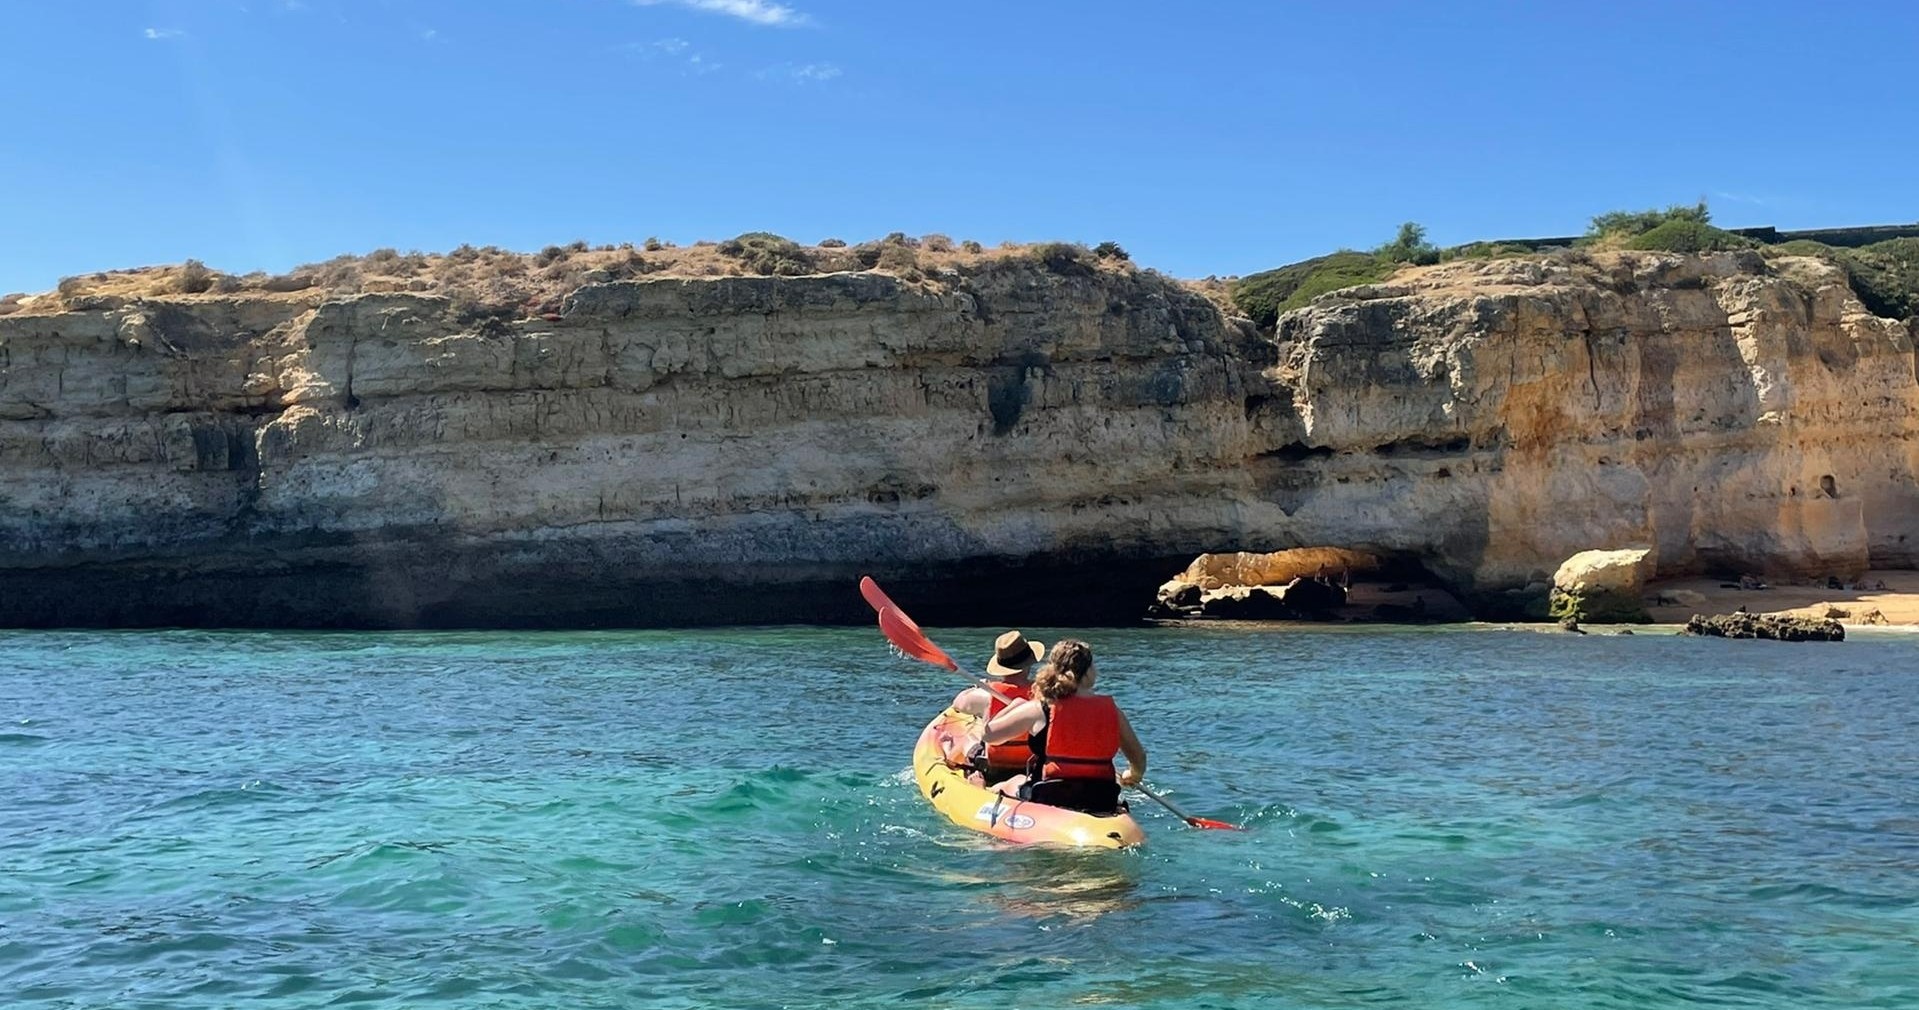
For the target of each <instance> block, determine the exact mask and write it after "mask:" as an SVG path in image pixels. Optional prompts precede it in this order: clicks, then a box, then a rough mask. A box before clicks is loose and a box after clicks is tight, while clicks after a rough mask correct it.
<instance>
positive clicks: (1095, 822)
mask: <svg viewBox="0 0 1919 1010" xmlns="http://www.w3.org/2000/svg"><path fill="white" fill-rule="evenodd" d="M976 721H977V720H975V719H974V718H973V717H972V716H970V715H965V714H963V713H960V712H955V711H953V710H952V709H950V708H949V709H947V710H946V711H944V712H941V713H940V714H939V715H937V716H934V717H933V721H932V722H930V723H927V724H926V729H925V730H924V731H923V732H921V733H920V739H919V743H918V744H917V745H916V746H915V747H914V748H913V777H914V778H915V779H917V780H918V781H919V785H920V795H922V796H924V797H926V800H927V802H929V803H931V804H933V808H934V809H935V810H938V811H939V812H940V813H942V814H945V815H946V818H947V820H950V821H952V822H953V823H954V824H957V825H959V826H960V827H963V828H971V829H973V830H974V831H980V832H984V833H986V834H989V835H992V836H993V837H995V838H1003V839H1005V840H1006V841H1009V842H1018V843H1020V844H1023V845H1029V844H1035V843H1040V844H1052V845H1067V846H1074V847H1078V848H1097V849H1123V848H1128V847H1130V846H1134V845H1141V844H1144V843H1145V841H1146V833H1145V832H1144V831H1141V830H1140V827H1139V822H1138V821H1135V820H1133V816H1132V815H1131V814H1129V813H1126V812H1124V811H1122V812H1120V813H1117V814H1107V815H1103V816H1102V815H1096V814H1085V813H1081V812H1079V811H1077V810H1067V809H1065V808H1063V807H1049V806H1046V805H1045V804H1041V803H1034V802H1032V801H1030V800H1022V799H1019V798H1017V797H1011V796H1003V795H1001V794H1000V793H998V792H995V791H994V790H991V789H988V788H986V787H985V786H978V785H974V784H973V783H971V782H969V781H967V779H966V773H965V771H964V770H962V769H959V768H955V767H953V766H952V765H949V764H947V763H946V747H945V746H943V745H944V744H945V743H946V742H947V741H957V740H960V739H963V738H965V737H967V736H968V735H969V734H971V733H972V732H973V728H974V723H975V722H976ZM958 749H960V748H959V746H958V745H955V746H954V750H958Z"/></svg>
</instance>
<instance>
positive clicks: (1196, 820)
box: [1186, 817, 1246, 831]
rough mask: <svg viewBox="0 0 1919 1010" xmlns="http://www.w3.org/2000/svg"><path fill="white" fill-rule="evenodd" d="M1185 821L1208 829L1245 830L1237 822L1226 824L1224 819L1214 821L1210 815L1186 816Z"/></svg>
mask: <svg viewBox="0 0 1919 1010" xmlns="http://www.w3.org/2000/svg"><path fill="white" fill-rule="evenodd" d="M1186 823H1188V824H1191V825H1192V826H1193V827H1196V828H1205V829H1206V830H1208V831H1244V830H1246V829H1245V828H1242V827H1240V826H1239V825H1237V824H1228V823H1226V822H1225V821H1216V820H1213V819H1212V818H1210V817H1188V818H1186Z"/></svg>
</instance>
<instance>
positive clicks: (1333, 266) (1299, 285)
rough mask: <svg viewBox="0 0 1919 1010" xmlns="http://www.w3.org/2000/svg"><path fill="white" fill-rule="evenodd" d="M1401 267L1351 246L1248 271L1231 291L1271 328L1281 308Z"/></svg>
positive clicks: (1236, 303) (1372, 279) (1379, 277)
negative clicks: (1356, 250) (1249, 272)
mask: <svg viewBox="0 0 1919 1010" xmlns="http://www.w3.org/2000/svg"><path fill="white" fill-rule="evenodd" d="M1398 268H1399V264H1397V263H1394V262H1392V261H1390V260H1383V259H1381V258H1380V257H1378V256H1376V255H1374V254H1372V253H1363V252H1353V251H1352V250H1350V249H1348V250H1342V251H1340V252H1336V253H1332V254H1331V255H1327V256H1316V257H1314V258H1312V259H1309V260H1305V261H1303V262H1300V263H1294V264H1291V265H1289V266H1283V267H1280V268H1279V269H1277V270H1267V271H1265V272H1263V273H1256V274H1249V275H1247V276H1245V277H1242V278H1240V279H1239V280H1237V281H1234V282H1233V284H1232V287H1231V288H1230V289H1229V293H1230V294H1231V295H1232V299H1233V306H1234V307H1235V308H1237V309H1238V310H1239V311H1240V312H1241V313H1242V314H1244V315H1245V316H1246V317H1247V318H1248V319H1251V320H1252V321H1253V322H1255V323H1258V324H1259V325H1260V326H1262V327H1265V328H1267V329H1271V328H1272V327H1273V326H1274V325H1275V324H1276V323H1277V322H1278V321H1279V316H1280V313H1282V312H1288V311H1291V310H1293V309H1296V308H1299V307H1300V306H1301V305H1304V304H1306V303H1307V302H1310V301H1312V300H1313V299H1314V298H1317V297H1319V296H1320V295H1323V294H1325V293H1327V292H1329V291H1337V290H1339V289H1340V288H1346V287H1352V286H1353V285H1355V284H1371V283H1373V282H1375V281H1380V280H1384V279H1386V278H1387V277H1390V276H1392V273H1393V271H1394V270H1397V269H1398Z"/></svg>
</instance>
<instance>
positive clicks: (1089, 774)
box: [985, 638, 1146, 814]
mask: <svg viewBox="0 0 1919 1010" xmlns="http://www.w3.org/2000/svg"><path fill="white" fill-rule="evenodd" d="M1098 680H1099V669H1098V668H1097V667H1095V666H1094V665H1093V648H1092V646H1090V645H1087V644H1086V643H1085V642H1082V641H1080V640H1078V639H1075V638H1069V639H1065V640H1064V641H1061V642H1060V643H1058V644H1057V645H1054V646H1053V651H1052V652H1051V653H1050V654H1049V655H1048V656H1047V657H1046V665H1045V666H1043V667H1041V668H1040V671H1039V673H1038V675H1036V676H1035V677H1034V678H1033V697H1032V699H1031V700H1029V701H1022V702H1018V703H1017V704H1014V705H1011V706H1009V707H1008V708H1006V709H1005V710H1004V711H1002V712H1000V713H999V714H998V715H996V716H994V717H993V719H992V721H990V722H988V723H987V724H986V731H985V737H986V742H987V743H988V744H989V745H991V744H999V743H1005V742H1007V741H1009V740H1014V739H1017V738H1019V737H1026V738H1027V746H1028V747H1029V748H1030V749H1031V750H1032V752H1033V757H1032V759H1031V760H1030V761H1029V762H1028V763H1027V769H1026V775H1025V776H1024V777H1015V778H1012V779H1008V780H1007V781H1006V782H1004V783H1002V784H1001V785H1000V791H1001V792H1005V793H1009V794H1010V793H1014V792H1015V791H1017V794H1018V795H1019V797H1020V798H1021V799H1027V800H1032V801H1033V802H1035V803H1044V804H1046V805H1048V806H1055V807H1068V808H1071V809H1074V810H1081V811H1085V812H1086V813H1095V814H1099V813H1111V812H1113V811H1115V810H1118V809H1119V790H1120V787H1121V786H1131V785H1138V784H1139V782H1140V780H1141V779H1142V778H1144V777H1145V775H1146V748H1145V747H1143V746H1141V745H1140V742H1139V737H1138V736H1136V735H1134V733H1133V727H1132V724H1131V723H1128V722H1127V721H1126V713H1124V712H1121V711H1120V710H1119V706H1118V705H1116V704H1114V703H1113V699H1112V698H1110V697H1107V696H1106V695H1103V694H1099V693H1097V692H1095V691H1094V690H1093V686H1094V684H1096V683H1097V682H1098ZM1120 753H1124V754H1125V755H1126V764H1127V768H1126V771H1125V772H1124V773H1119V774H1116V771H1115V768H1114V765H1113V757H1114V755H1116V754H1120Z"/></svg>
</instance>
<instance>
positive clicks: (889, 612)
mask: <svg viewBox="0 0 1919 1010" xmlns="http://www.w3.org/2000/svg"><path fill="white" fill-rule="evenodd" d="M880 634H882V635H885V636H886V640H887V641H889V642H891V643H893V647H894V648H896V649H898V650H899V651H901V652H904V653H906V654H907V655H909V656H911V657H913V658H914V659H917V660H919V661H920V662H922V663H931V664H933V665H934V666H943V667H945V668H947V669H948V670H957V669H959V664H958V663H955V662H953V657H951V656H948V655H947V654H946V653H945V652H943V651H941V650H940V647H939V646H937V645H934V644H933V642H932V640H931V639H928V638H927V637H926V633H925V632H923V631H921V630H920V626H919V625H917V624H914V623H913V622H912V620H911V619H909V618H908V617H907V616H906V615H905V614H902V613H900V612H899V611H898V610H896V609H894V608H892V607H886V608H884V609H882V610H881V611H880Z"/></svg>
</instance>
